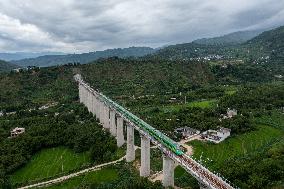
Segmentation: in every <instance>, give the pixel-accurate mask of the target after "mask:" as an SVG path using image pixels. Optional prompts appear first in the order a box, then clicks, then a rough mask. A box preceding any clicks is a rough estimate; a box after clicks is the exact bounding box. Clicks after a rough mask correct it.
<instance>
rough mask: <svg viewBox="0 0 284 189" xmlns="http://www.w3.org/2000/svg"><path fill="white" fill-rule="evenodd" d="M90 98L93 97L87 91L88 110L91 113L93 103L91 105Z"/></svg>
mask: <svg viewBox="0 0 284 189" xmlns="http://www.w3.org/2000/svg"><path fill="white" fill-rule="evenodd" d="M90 97H91V94H90V91H89V90H87V108H88V111H89V112H91V103H90V101H91V98H90Z"/></svg>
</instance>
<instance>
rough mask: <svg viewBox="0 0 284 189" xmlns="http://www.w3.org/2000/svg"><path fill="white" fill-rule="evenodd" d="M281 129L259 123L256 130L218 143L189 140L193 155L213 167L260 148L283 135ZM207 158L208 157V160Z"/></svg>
mask: <svg viewBox="0 0 284 189" xmlns="http://www.w3.org/2000/svg"><path fill="white" fill-rule="evenodd" d="M283 134H284V133H283V131H281V130H279V129H276V128H273V127H270V126H265V125H259V126H258V130H256V131H252V132H249V133H245V134H242V135H239V136H236V137H232V138H229V139H227V140H225V141H223V142H221V143H220V144H211V143H205V142H201V141H192V142H189V143H188V144H189V145H192V146H193V149H194V157H195V158H197V159H200V156H202V158H201V159H202V160H203V163H204V164H205V165H207V166H209V167H214V166H215V165H219V164H220V163H222V162H224V161H225V160H226V159H228V158H231V157H237V156H243V155H245V154H247V153H249V152H253V151H257V150H261V149H262V148H263V147H264V146H265V145H269V144H271V143H272V142H273V141H275V140H276V139H278V138H280V137H283ZM207 158H210V160H208V159H207Z"/></svg>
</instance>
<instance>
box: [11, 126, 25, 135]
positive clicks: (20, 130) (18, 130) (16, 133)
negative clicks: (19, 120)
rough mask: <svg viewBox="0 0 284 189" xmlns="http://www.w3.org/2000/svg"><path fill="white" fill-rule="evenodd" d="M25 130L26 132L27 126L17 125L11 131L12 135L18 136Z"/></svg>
mask: <svg viewBox="0 0 284 189" xmlns="http://www.w3.org/2000/svg"><path fill="white" fill-rule="evenodd" d="M24 132H25V128H21V127H16V128H15V129H13V130H12V131H11V132H10V133H11V137H17V136H18V135H20V134H23V133H24Z"/></svg>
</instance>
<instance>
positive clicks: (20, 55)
mask: <svg viewBox="0 0 284 189" xmlns="http://www.w3.org/2000/svg"><path fill="white" fill-rule="evenodd" d="M45 55H64V53H60V52H39V53H29V52H15V53H0V59H1V60H5V61H11V60H21V59H26V58H36V57H39V56H45Z"/></svg>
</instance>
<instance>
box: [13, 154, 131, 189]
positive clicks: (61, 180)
mask: <svg viewBox="0 0 284 189" xmlns="http://www.w3.org/2000/svg"><path fill="white" fill-rule="evenodd" d="M125 157H126V156H123V157H122V158H120V159H118V160H115V161H112V162H108V163H103V164H100V165H96V166H93V167H90V168H87V169H83V170H81V171H78V172H75V173H71V174H69V175H65V176H62V177H58V178H55V179H52V180H48V181H45V182H39V183H36V184H31V185H28V186H24V187H21V188H18V189H26V188H33V187H42V186H48V185H52V184H56V183H59V182H63V181H65V180H68V179H70V178H73V177H77V176H79V175H82V174H84V173H87V172H91V171H97V170H100V169H101V168H102V167H105V166H107V165H111V164H115V163H117V162H120V161H122V160H124V159H125Z"/></svg>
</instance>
